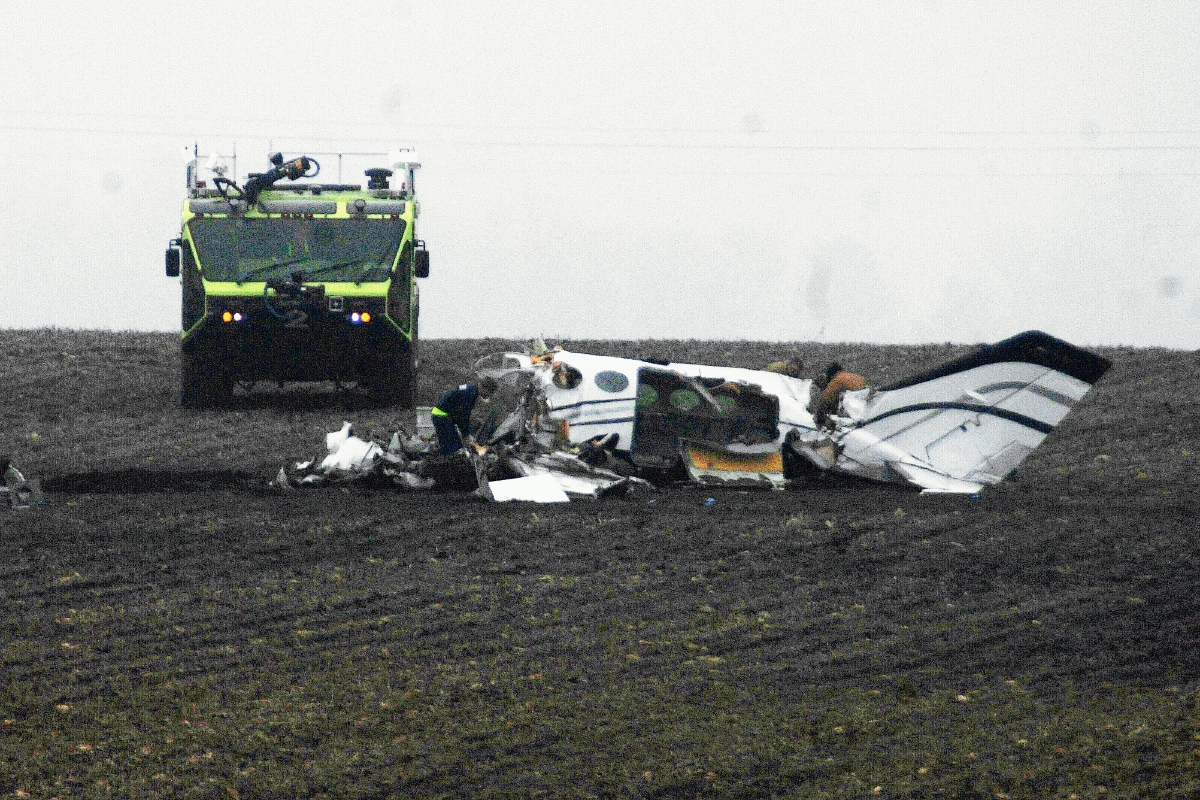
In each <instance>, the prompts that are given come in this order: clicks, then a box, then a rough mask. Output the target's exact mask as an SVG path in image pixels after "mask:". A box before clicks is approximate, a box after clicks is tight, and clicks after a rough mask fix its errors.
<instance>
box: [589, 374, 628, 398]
mask: <svg viewBox="0 0 1200 800" xmlns="http://www.w3.org/2000/svg"><path fill="white" fill-rule="evenodd" d="M594 380H595V383H596V388H598V389H600V391H602V392H612V393H613V394H616V393H617V392H623V391H625V390H626V389H628V388H629V378H627V377H625V374H624V373H622V372H617V371H616V370H611V369H606V370H604V371H603V372H597V373H596V377H595V379H594Z"/></svg>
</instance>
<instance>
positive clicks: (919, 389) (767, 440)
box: [484, 331, 1111, 494]
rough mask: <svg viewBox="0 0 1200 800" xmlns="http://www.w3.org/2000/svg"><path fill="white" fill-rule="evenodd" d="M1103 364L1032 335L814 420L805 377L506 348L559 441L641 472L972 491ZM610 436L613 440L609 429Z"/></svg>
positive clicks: (1042, 431) (1049, 422)
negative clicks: (823, 421) (846, 479)
mask: <svg viewBox="0 0 1200 800" xmlns="http://www.w3.org/2000/svg"><path fill="white" fill-rule="evenodd" d="M1109 366H1111V362H1109V361H1108V359H1105V358H1103V357H1101V356H1099V355H1096V354H1094V353H1090V352H1088V351H1086V350H1082V349H1080V348H1078V347H1075V346H1073V345H1071V344H1069V343H1067V342H1064V341H1062V340H1061V339H1056V338H1054V337H1052V336H1049V335H1047V334H1045V333H1041V332H1040V331H1027V332H1025V333H1022V334H1018V335H1017V336H1014V337H1012V338H1010V339H1006V340H1004V341H1002V342H999V343H998V344H995V345H990V346H984V347H981V348H980V349H979V350H978V351H977V352H975V353H972V354H970V355H967V356H964V357H962V358H959V359H956V360H954V361H950V362H948V363H946V364H944V365H942V366H941V367H938V368H936V369H933V370H930V371H928V372H925V373H922V374H920V375H916V376H913V377H911V378H908V379H906V380H903V381H899V382H897V383H893V384H891V385H889V386H884V387H881V388H878V389H874V388H871V389H863V390H860V391H856V392H847V393H846V394H845V395H844V396H843V399H842V402H841V405H840V407H839V408H838V409H837V410H836V413H835V414H833V415H832V416H831V419H830V422H831V423H832V427H831V428H829V427H826V428H821V427H819V426H818V425H817V422H816V420H815V418H814V415H813V413H812V411H811V410H810V398H811V397H812V396H813V393H814V387H813V382H812V381H810V380H807V379H802V378H792V377H789V376H787V375H782V374H778V373H774V372H765V371H760V370H752V369H741V368H734V367H712V366H704V365H697V364H674V363H670V364H659V363H654V362H650V361H640V360H637V359H627V358H616V357H610V356H596V355H588V354H585V353H574V352H570V351H567V350H556V351H553V352H552V353H549V354H547V355H544V356H531V355H528V354H524V353H505V354H504V356H503V362H502V364H501V365H500V366H499V368H495V369H490V370H489V369H485V370H484V371H485V372H489V373H491V374H493V375H497V376H499V377H506V376H510V375H512V374H513V373H524V374H525V375H528V376H529V378H530V382H531V385H532V386H533V388H534V391H535V394H536V397H537V406H538V407H539V409H538V410H539V411H540V413H541V414H543V415H544V419H543V420H542V421H541V423H540V426H539V427H542V428H543V429H544V428H545V427H546V425H545V422H546V421H547V420H548V421H550V422H551V423H552V425H551V426H550V427H551V428H553V427H554V426H555V425H556V426H557V427H558V430H557V431H555V433H556V434H557V436H558V439H559V441H560V442H564V443H566V445H567V446H584V445H586V444H587V443H589V442H594V441H597V440H598V439H600V438H605V440H606V441H605V443H606V446H607V447H608V448H609V449H610V450H611V451H613V452H614V453H615V454H617V455H619V456H621V457H622V458H624V459H626V460H627V461H628V462H629V463H631V464H632V465H633V466H634V467H636V468H638V469H639V470H642V471H651V472H654V471H658V472H670V471H672V470H678V469H679V468H681V467H682V468H683V469H686V471H687V473H688V474H689V475H690V476H691V478H692V479H694V480H697V481H701V482H735V483H756V484H762V485H767V486H776V487H781V486H782V485H783V484H784V482H785V480H787V479H789V478H793V477H800V476H802V475H803V474H804V472H805V471H806V470H807V471H810V472H811V471H812V470H813V469H815V470H817V471H820V472H829V473H834V474H840V475H848V476H854V477H859V478H867V479H870V480H875V481H884V482H892V483H901V484H909V485H912V486H915V487H918V488H920V489H922V490H925V491H928V492H950V493H963V494H975V493H978V492H979V491H980V490H981V489H983V488H984V487H985V486H991V485H994V484H996V483H999V482H1000V481H1001V480H1003V479H1004V477H1005V476H1006V475H1008V474H1009V473H1010V472H1011V471H1012V470H1013V469H1015V468H1016V466H1017V465H1018V464H1020V463H1021V461H1022V460H1023V459H1024V458H1025V457H1026V456H1027V455H1029V453H1030V452H1032V451H1033V449H1034V448H1035V447H1037V446H1038V445H1039V444H1041V442H1042V441H1043V440H1044V439H1045V438H1046V435H1047V434H1048V433H1049V432H1050V431H1051V430H1053V429H1054V427H1055V426H1056V425H1057V424H1058V423H1059V422H1061V421H1062V419H1063V418H1064V417H1065V416H1066V415H1067V413H1068V412H1069V411H1070V410H1071V408H1072V407H1073V406H1074V405H1075V404H1076V403H1077V402H1079V401H1080V400H1081V399H1082V398H1083V396H1084V394H1086V393H1087V391H1088V390H1089V389H1090V388H1091V387H1092V385H1093V384H1094V383H1095V382H1096V381H1097V380H1099V378H1100V377H1101V376H1102V375H1103V374H1104V373H1105V371H1107V369H1108V368H1109ZM613 437H615V438H613Z"/></svg>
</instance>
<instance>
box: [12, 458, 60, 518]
mask: <svg viewBox="0 0 1200 800" xmlns="http://www.w3.org/2000/svg"><path fill="white" fill-rule="evenodd" d="M0 472H3V474H4V485H3V486H0V494H6V495H8V502H9V503H10V504H11V505H12V507H13V508H14V509H17V510H20V511H24V510H26V509H29V508H32V507H33V506H44V505H46V504H47V503H48V502H49V501H48V500H46V496H45V494H44V493H43V492H42V484H41V481H39V480H38V479H37V478H26V477H25V476H24V475H22V474H21V471H20V470H19V469H17V468H16V466H15V465H13V464H12V463H11V462H10V461H9V460H8V459H7V458H3V459H0Z"/></svg>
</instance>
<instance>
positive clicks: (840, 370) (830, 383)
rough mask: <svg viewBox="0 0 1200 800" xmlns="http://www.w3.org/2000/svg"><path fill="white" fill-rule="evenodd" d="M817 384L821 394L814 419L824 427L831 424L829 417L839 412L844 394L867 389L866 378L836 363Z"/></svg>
mask: <svg viewBox="0 0 1200 800" xmlns="http://www.w3.org/2000/svg"><path fill="white" fill-rule="evenodd" d="M816 383H817V386H818V387H820V389H821V394H820V395H819V396H818V402H817V403H816V404H815V405H816V410H815V411H814V413H813V417H815V418H816V421H817V424H819V425H822V426H824V425H826V424H827V423H828V422H829V415H830V414H833V413H835V412H836V411H837V410H838V406H839V405H840V404H841V402H842V395H843V394H845V393H846V392H856V391H858V390H859V389H865V388H867V379H866V378H864V377H863V376H862V375H857V374H855V373H853V372H850V371H849V370H847V369H845V368H844V367H842V365H841V364H839V363H838V362H836V361H834V362H832V363H830V365H829V366H827V367H826V368H825V374H824V375H823V376H822V377H821V378H820V379H818V380H817V382H816Z"/></svg>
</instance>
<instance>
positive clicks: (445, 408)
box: [429, 375, 496, 455]
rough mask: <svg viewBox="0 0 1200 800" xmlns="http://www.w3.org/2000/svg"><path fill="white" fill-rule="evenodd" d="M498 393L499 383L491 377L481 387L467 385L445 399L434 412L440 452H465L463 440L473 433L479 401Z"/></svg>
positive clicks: (477, 384)
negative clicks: (472, 420) (472, 422)
mask: <svg viewBox="0 0 1200 800" xmlns="http://www.w3.org/2000/svg"><path fill="white" fill-rule="evenodd" d="M495 390H496V379H495V378H492V377H491V376H489V375H485V376H484V377H482V378H480V379H479V382H478V383H464V384H462V385H460V386H456V387H455V388H453V389H451V390H450V391H448V392H446V393H445V394H444V395H442V396H441V397H440V398H439V399H438V401H437V404H436V405H434V407H433V408H432V409H431V410H430V412H429V414H430V416H431V417H432V418H433V429H434V430H435V431H437V438H438V452H439V453H442V454H443V455H446V454H449V453H457V452H458V451H459V450H461V449H462V446H463V442H462V440H463V437H464V436H467V435H468V434H470V432H471V411H472V410H474V408H475V401H476V400H478V399H479V398H480V397H487V396H488V395H490V394H492V392H494V391H495Z"/></svg>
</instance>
